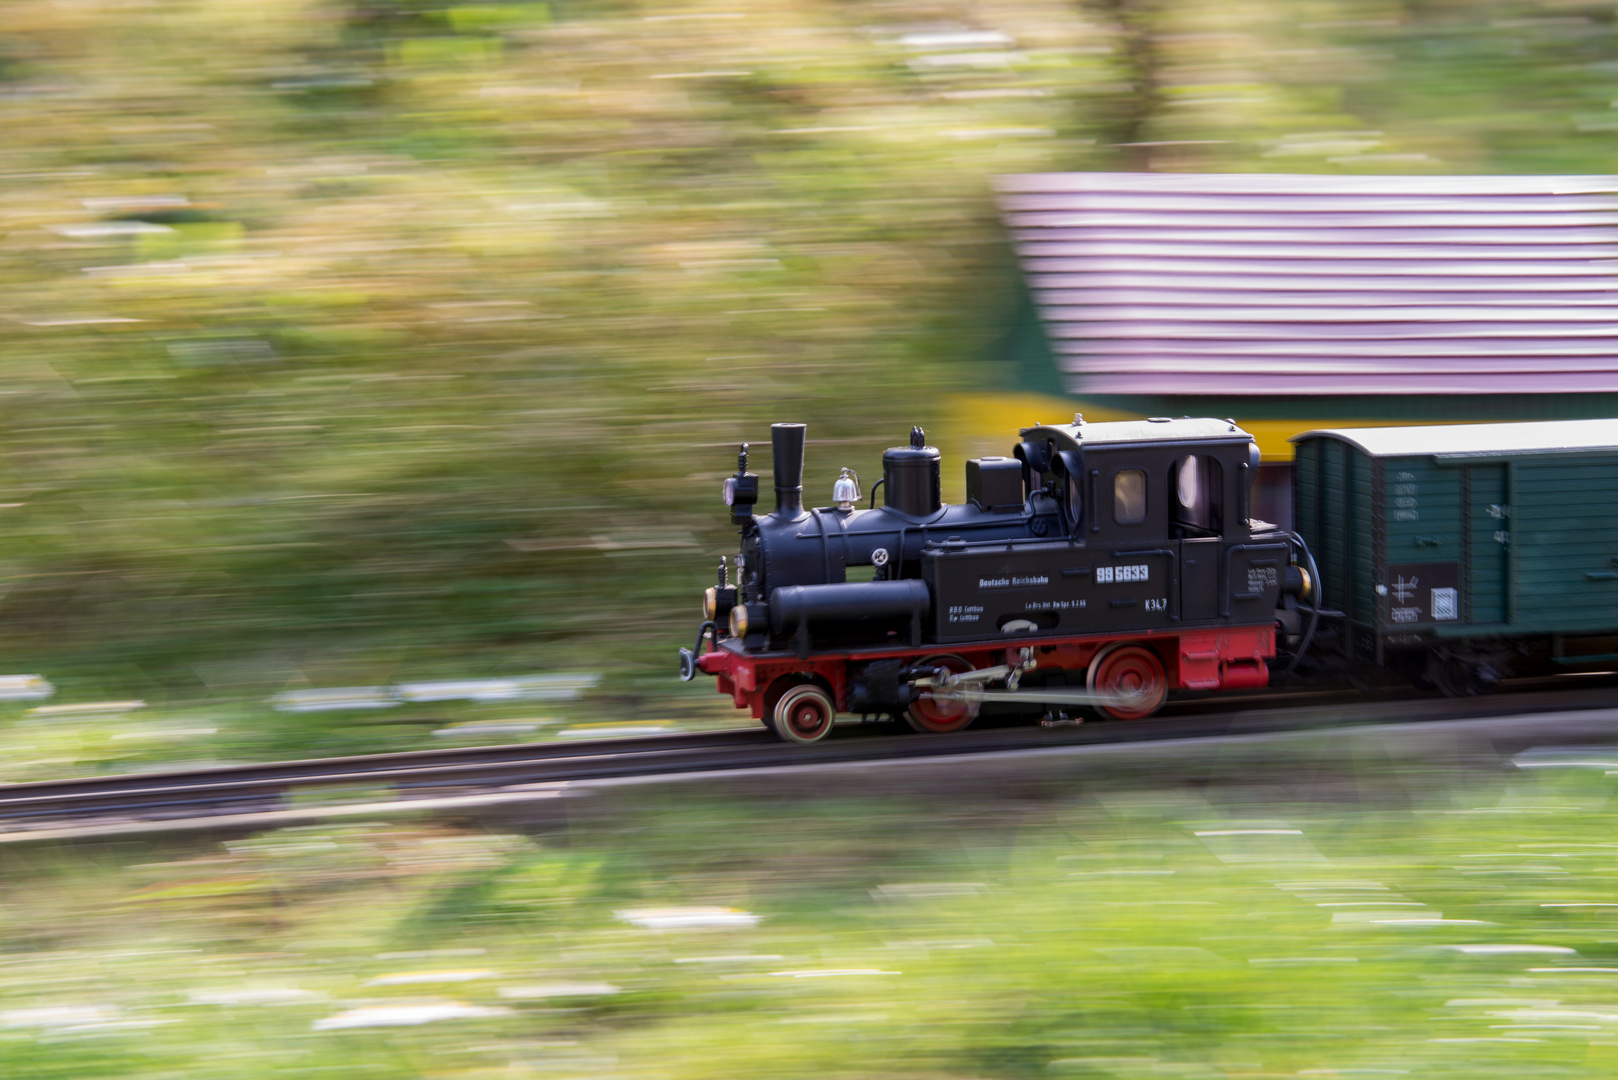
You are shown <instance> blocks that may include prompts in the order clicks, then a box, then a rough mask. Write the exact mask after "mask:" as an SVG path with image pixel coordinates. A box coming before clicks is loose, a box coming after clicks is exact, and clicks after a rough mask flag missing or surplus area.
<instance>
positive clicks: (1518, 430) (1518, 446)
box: [1292, 418, 1618, 458]
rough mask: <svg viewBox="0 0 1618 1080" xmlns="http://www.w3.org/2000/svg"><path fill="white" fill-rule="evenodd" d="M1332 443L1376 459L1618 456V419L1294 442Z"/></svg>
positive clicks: (1338, 432) (1381, 431)
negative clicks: (1573, 452) (1349, 446)
mask: <svg viewBox="0 0 1618 1080" xmlns="http://www.w3.org/2000/svg"><path fill="white" fill-rule="evenodd" d="M1314 438H1332V439H1342V440H1344V441H1345V442H1351V443H1353V444H1354V445H1355V446H1357V447H1359V448H1360V449H1361V450H1363V451H1365V452H1366V453H1367V454H1370V455H1371V456H1372V457H1416V456H1429V455H1430V456H1432V457H1435V458H1461V457H1510V456H1512V455H1515V454H1556V453H1565V452H1567V451H1571V450H1614V451H1618V418H1614V419H1610V420H1538V421H1533V422H1530V423H1523V424H1434V425H1430V426H1426V427H1378V428H1319V429H1317V430H1315V431H1305V432H1304V433H1303V434H1301V435H1294V436H1293V437H1292V441H1293V442H1295V443H1296V442H1302V441H1303V440H1305V439H1314Z"/></svg>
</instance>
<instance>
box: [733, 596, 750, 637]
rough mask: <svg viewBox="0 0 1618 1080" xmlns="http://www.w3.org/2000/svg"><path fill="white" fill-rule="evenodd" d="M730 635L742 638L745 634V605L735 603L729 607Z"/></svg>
mask: <svg viewBox="0 0 1618 1080" xmlns="http://www.w3.org/2000/svg"><path fill="white" fill-rule="evenodd" d="M730 636H731V637H738V638H744V637H746V636H747V605H746V604H737V605H736V606H735V607H733V608H731V609H730Z"/></svg>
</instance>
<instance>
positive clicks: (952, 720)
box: [905, 656, 978, 735]
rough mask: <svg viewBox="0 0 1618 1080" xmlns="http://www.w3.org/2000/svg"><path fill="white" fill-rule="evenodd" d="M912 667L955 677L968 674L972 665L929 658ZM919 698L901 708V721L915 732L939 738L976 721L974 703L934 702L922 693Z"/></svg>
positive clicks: (953, 658)
mask: <svg viewBox="0 0 1618 1080" xmlns="http://www.w3.org/2000/svg"><path fill="white" fill-rule="evenodd" d="M916 666H917V667H924V668H946V669H948V670H949V671H950V672H951V673H953V674H957V675H958V674H960V673H961V672H963V671H971V670H972V665H971V664H969V663H967V662H966V661H965V660H964V659H962V658H961V657H959V656H929V657H928V658H927V659H925V660H923V661H922V662H921V663H919V664H917V665H916ZM921 695H922V696H921V697H919V698H917V699H916V700H915V701H912V702H911V703H910V704H909V705H907V706H905V720H907V721H908V722H909V723H910V726H911V727H913V728H915V729H916V730H917V731H925V732H929V733H932V734H935V735H942V734H944V733H946V732H950V731H960V730H961V729H962V728H964V727H966V726H967V725H968V724H970V723H971V722H972V721H974V720H976V719H977V718H978V703H977V702H975V701H934V700H933V698H932V696H931V695H930V694H929V693H928V692H927V691H926V690H923V691H922V692H921Z"/></svg>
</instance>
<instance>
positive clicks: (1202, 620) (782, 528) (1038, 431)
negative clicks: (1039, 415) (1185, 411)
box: [681, 417, 1319, 743]
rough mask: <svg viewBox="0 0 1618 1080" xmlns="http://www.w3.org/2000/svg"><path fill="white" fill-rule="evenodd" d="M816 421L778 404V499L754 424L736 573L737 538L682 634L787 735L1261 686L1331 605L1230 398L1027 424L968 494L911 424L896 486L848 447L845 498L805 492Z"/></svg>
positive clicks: (740, 466) (932, 723)
mask: <svg viewBox="0 0 1618 1080" xmlns="http://www.w3.org/2000/svg"><path fill="white" fill-rule="evenodd" d="M804 434H805V431H804V427H803V425H801V424H776V425H774V426H773V428H772V430H771V441H772V444H773V451H774V469H775V476H774V486H775V508H774V510H773V511H772V512H770V513H766V514H762V515H760V514H756V513H755V507H756V505H757V502H758V498H759V483H758V477H757V476H755V475H754V474H753V473H751V472H749V471H748V469H747V448H746V446H745V445H744V446H743V447H742V451H741V454H740V455H739V460H738V463H737V469H736V475H735V476H733V477H731V478H729V479H727V480H726V481H725V485H724V496H725V501H726V503H727V504H728V505H729V507H730V516H731V521H732V522H733V523H734V524H736V525H738V526H739V527H740V529H741V551H740V554H739V555H738V556H737V557H736V562H735V567H734V569H735V579H736V580H735V581H734V583H732V582H731V581H729V580H728V574H727V567H726V565H725V563H724V561H723V560H721V563H720V568H719V582H718V584H716V585H714V586H713V587H711V588H709V589H708V590H707V593H706V594H705V596H704V600H703V617H704V622H703V623H702V627H701V629H700V631H699V632H698V636H697V644H696V648H695V649H694V650H684V649H683V650H681V675H682V677H683V678H686V679H690V678H693V677H694V676H695V674H696V673H697V672H698V671H701V672H704V673H706V674H709V675H713V676H716V677H717V678H718V682H719V689H720V691H721V692H722V693H726V694H729V695H730V696H731V698H732V699H733V700H734V701H735V703H736V705H737V706H738V707H741V708H748V709H750V710H751V711H752V713H753V715H754V716H755V717H758V718H760V719H762V720H763V721H764V722H765V723H766V724H767V725H769V726H770V727H772V728H773V729H774V730H775V731H776V732H777V733H778V734H779V735H780V736H781V737H782V738H784V739H787V740H791V741H794V742H805V743H806V742H814V741H816V740H818V739H820V738H822V737H824V736H825V735H826V733H827V732H828V731H830V730H831V727H832V725H833V722H834V718H835V716H836V714H837V713H838V712H851V713H859V714H862V715H866V716H896V717H903V718H904V719H905V720H907V721H908V722H909V723H910V724H911V726H913V727H915V728H917V729H918V730H921V731H929V732H945V731H954V730H957V729H960V728H963V727H965V726H966V725H968V724H970V723H971V722H972V720H973V719H974V718H975V717H976V716H977V715H978V712H979V710H980V708H981V707H982V706H983V705H984V704H986V703H993V704H994V705H995V706H997V707H1001V708H1006V707H1010V708H1017V709H1023V710H1032V711H1035V712H1036V713H1038V712H1043V713H1045V714H1046V715H1047V718H1054V719H1060V718H1062V716H1063V714H1064V712H1065V710H1066V708H1068V707H1070V706H1086V707H1089V708H1092V709H1094V710H1096V711H1098V712H1099V713H1101V714H1102V715H1104V716H1107V717H1110V718H1114V719H1122V720H1133V719H1139V718H1143V717H1146V716H1150V715H1151V714H1152V713H1154V712H1156V711H1157V710H1158V709H1159V708H1160V707H1161V706H1162V704H1163V702H1164V700H1165V698H1166V696H1167V694H1168V692H1169V691H1170V690H1173V689H1179V688H1187V689H1196V690H1229V689H1237V688H1251V687H1260V686H1266V685H1268V684H1269V681H1270V671H1269V663H1270V661H1271V660H1273V659H1274V658H1275V657H1276V655H1277V645H1278V634H1279V635H1281V636H1282V637H1283V638H1290V639H1291V641H1292V643H1293V645H1294V646H1295V647H1296V648H1301V647H1302V645H1303V644H1304V639H1306V638H1307V636H1308V635H1309V634H1310V633H1311V632H1312V628H1313V624H1314V623H1315V622H1316V621H1317V620H1318V615H1319V612H1318V608H1315V609H1312V610H1307V611H1306V610H1305V609H1303V608H1301V607H1300V602H1301V601H1307V600H1308V599H1309V597H1310V596H1311V581H1312V578H1313V574H1312V572H1311V570H1310V569H1309V553H1308V550H1307V548H1306V547H1305V546H1304V544H1303V542H1302V540H1300V539H1299V538H1298V537H1297V536H1295V535H1293V534H1291V533H1289V532H1286V531H1284V530H1282V529H1280V528H1278V527H1276V526H1274V525H1271V524H1269V523H1266V522H1263V521H1258V520H1255V519H1254V518H1253V517H1252V514H1251V511H1250V499H1251V493H1252V487H1253V480H1254V476H1255V474H1256V471H1257V468H1258V464H1259V452H1258V447H1257V445H1256V444H1255V443H1254V442H1253V439H1252V437H1251V436H1250V435H1249V434H1248V433H1247V432H1245V431H1243V430H1242V429H1241V428H1239V427H1238V426H1237V425H1236V424H1235V423H1234V422H1232V421H1228V420H1210V419H1190V418H1184V419H1178V420H1175V419H1168V418H1162V417H1153V418H1151V419H1148V420H1141V421H1133V422H1123V423H1094V424H1086V423H1085V422H1084V421H1083V418H1082V417H1075V418H1074V422H1073V423H1071V424H1054V425H1043V424H1041V425H1036V426H1034V427H1030V428H1026V429H1024V430H1023V431H1022V432H1021V441H1020V442H1019V443H1018V444H1017V446H1016V448H1015V452H1014V455H1013V456H1012V457H982V458H973V459H971V460H969V461H968V462H967V463H966V494H967V501H966V502H965V503H963V504H961V505H958V506H949V505H945V504H944V503H943V502H942V500H941V498H940V492H941V481H940V467H941V461H940V455H939V452H938V450H937V449H936V448H934V447H931V446H928V445H926V438H925V436H924V434H923V432H922V431H921V429H920V428H916V429H913V430H912V432H911V438H910V445H908V446H903V447H895V448H893V449H890V450H888V451H886V452H885V453H884V454H883V455H882V479H881V480H879V481H878V482H877V484H876V485H875V487H879V488H880V489H881V490H882V505H881V506H880V507H877V506H876V505H875V503H876V496H875V491H874V490H873V492H872V495H871V504H870V506H868V507H865V508H860V507H859V506H858V505H857V503H858V501H859V500H860V498H861V493H860V491H859V486H858V479H857V477H856V476H855V475H854V474H853V473H852V472H851V471H850V470H848V469H846V468H845V469H843V470H842V476H841V477H839V479H838V480H837V482H836V484H835V489H834V492H833V502H834V504H835V505H833V506H830V507H822V508H814V509H806V508H805V507H804V506H803V505H802V491H803V451H804ZM705 645H707V646H708V649H707V651H704V646H705Z"/></svg>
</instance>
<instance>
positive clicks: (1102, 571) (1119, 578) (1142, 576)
mask: <svg viewBox="0 0 1618 1080" xmlns="http://www.w3.org/2000/svg"><path fill="white" fill-rule="evenodd" d="M1148 574H1149V567H1148V566H1147V565H1146V564H1145V563H1140V564H1138V565H1135V566H1098V567H1096V584H1097V585H1112V584H1119V585H1123V584H1125V583H1127V582H1132V581H1146V580H1147V578H1148Z"/></svg>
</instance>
